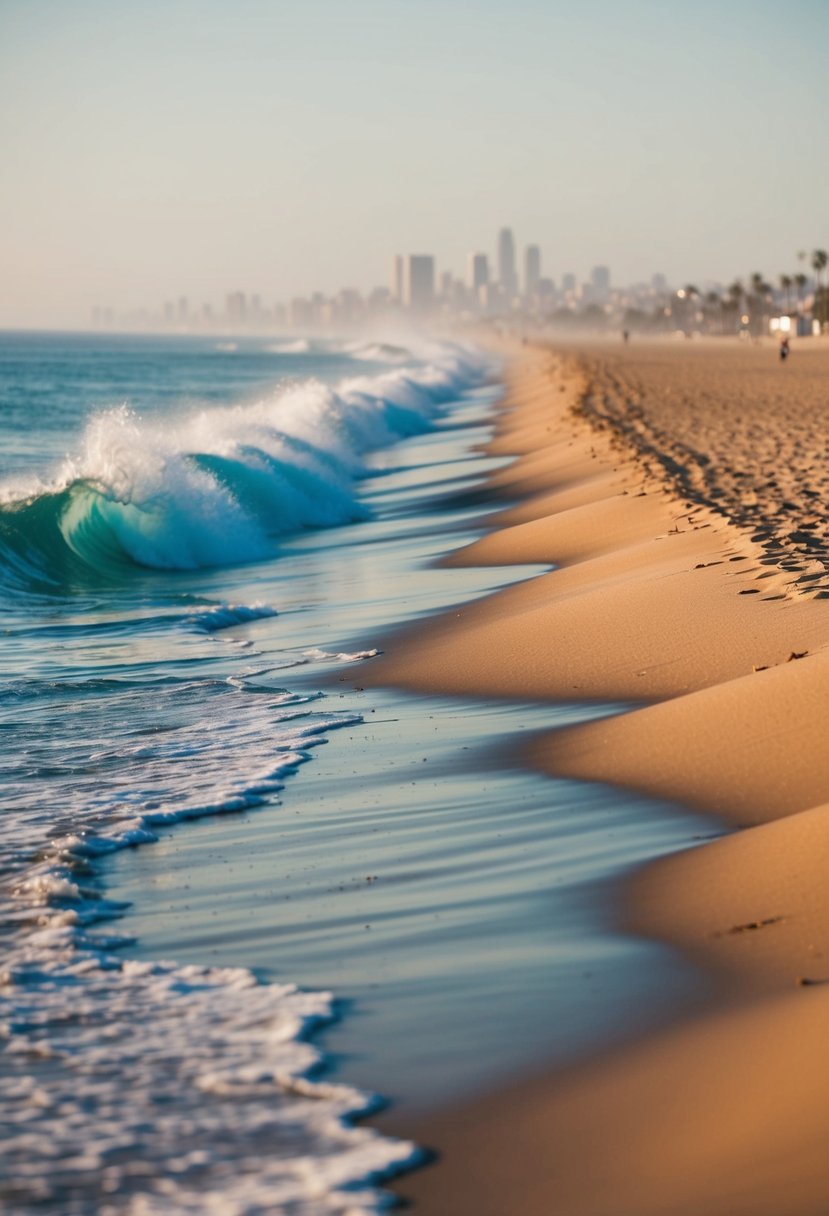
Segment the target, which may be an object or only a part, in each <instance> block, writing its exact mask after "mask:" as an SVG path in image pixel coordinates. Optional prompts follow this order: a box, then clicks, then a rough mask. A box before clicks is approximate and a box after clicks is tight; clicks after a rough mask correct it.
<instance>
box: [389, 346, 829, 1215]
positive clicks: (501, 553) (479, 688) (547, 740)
mask: <svg viewBox="0 0 829 1216" xmlns="http://www.w3.org/2000/svg"><path fill="white" fill-rule="evenodd" d="M827 382H829V351H828V350H827V349H826V348H825V345H824V344H821V343H819V342H814V343H810V342H809V341H804V342H802V343H796V344H795V345H794V347H793V353H792V355H791V357H790V359H789V361H788V363H787V364H785V365H783V364H780V363H778V360H777V356H776V351H775V348H774V347H773V345H772V344H770V343H757V344H752V343H748V344H744V343H738V342H737V341H733V342H732V341H729V340H723V341H716V340H713V341H708V342H699V343H697V342H684V343H675V342H667V341H665V342H663V343H646V342H644V341H642V342H641V343H640V342H637V341H634V342H632V343H631V344H630V346H625V347H623V346H622V344H621V342H619V343H618V344H609V343H608V344H606V345H604V346H598V345H593V346H587V345H585V346H582V347H578V348H570V349H563V348H558V349H550V348H544V347H537V346H536V347H530V346H525V347H522V348H517V349H516V350H515V351H514V352H513V354H512V355H511V357H510V359H509V362H508V367H507V372H506V385H507V395H506V399H505V402H504V403H503V405H502V408H501V410H500V414H499V422H498V425H497V428H496V434H495V437H494V439H493V440H492V442H491V443H490V445H489V448H488V451H489V453H490V454H492V455H499V456H509V457H511V458H512V459H511V461H510V463H509V464H507V465H505V466H504V467H503V468H501V469H498V470H496V471H495V472H494V473H493V474H492V475H491V476H490V478H489V482H488V492H489V493H490V494H491V495H493V496H495V497H496V499H501V500H503V502H504V509H503V511H502V512H501V513H500V514H499V515H497V516H496V517H494V519H491V520H490V521H489V523H490V526H491V527H492V529H493V530H492V531H490V532H488V534H487V535H486V536H484V537H483V538H481V539H480V540H478V541H475V542H474V543H473V544H471V545H469V546H467V547H466V548H464V549H463V550H461V551H459V552H457V553H455V554H454V555H453V556H452V557H451V558H449V559H448V561H449V564H451V565H452V566H455V567H459V568H460V567H464V566H467V567H474V566H477V565H481V566H483V565H487V564H495V565H499V564H509V563H516V562H517V563H528V562H533V563H544V564H548V565H549V566H550V567H554V568H553V569H552V570H551V571H550V572H548V573H545V574H542V575H540V576H538V577H535V578H533V579H531V580H528V581H525V582H522V583H521V584H519V585H517V586H511V587H507V588H505V589H504V590H502V591H499V592H497V593H496V594H494V595H492V596H489V597H487V598H484V599H481V600H478V601H476V602H475V603H471V604H468V605H466V606H463V607H461V608H458V609H455V610H453V611H452V612H450V613H447V614H445V615H443V616H438V617H436V618H435V619H432V620H430V621H426V622H423V623H419V624H416V625H415V626H413V627H411V628H410V629H408V630H406V631H405V632H404V633H403V634H402V635H400V636H399V637H398V638H396V639H395V641H394V643H393V644H389V645H387V646H386V653H385V654H384V655H383V656H382V657H381V658H379V659H378V660H377V662H376V664H373V665H372V667H371V670H370V672H369V673H368V675H367V676H366V682H367V683H371V684H386V685H392V686H397V687H403V688H407V689H415V690H418V691H421V692H422V691H426V690H428V691H430V692H433V693H434V692H439V693H443V694H451V695H453V696H476V697H493V698H510V697H520V698H524V699H529V698H533V699H540V698H548V699H549V700H552V701H556V700H564V699H566V700H568V701H573V700H579V699H583V700H585V701H587V702H595V701H622V702H625V703H626V705H627V706H629V708H628V709H627V711H626V712H624V713H621V714H618V715H616V716H612V717H602V718H600V719H598V720H595V721H592V722H588V723H585V724H581V725H577V726H574V727H568V726H565V727H563V728H562V729H559V730H555V731H551V732H548V733H547V734H545V735H542V736H541V737H539V738H536V739H535V740H534V741H533V742H532V744H531V746H529V747H528V748H527V750H526V753H525V758H526V760H527V762H528V763H529V764H531V765H532V766H534V767H535V768H537V769H538V770H540V771H542V772H545V773H547V774H550V775H555V776H556V777H567V778H570V779H575V780H577V781H580V782H586V783H596V782H600V783H606V784H608V785H611V786H614V787H622V788H625V789H628V790H633V791H637V792H638V793H640V794H645V795H648V796H653V797H655V798H659V799H667V800H670V801H673V802H675V803H677V804H679V805H680V806H684V807H688V808H693V809H695V810H698V811H704V812H706V813H707V814H708V815H710V816H711V817H712V818H711V820H710V822H711V825H712V831H713V832H715V833H716V832H717V831H718V829H719V830H722V829H725V831H724V834H720V835H719V836H718V838H717V839H715V840H712V841H710V842H706V843H703V844H702V845H698V846H696V847H693V848H691V849H689V850H686V851H682V852H679V853H675V854H673V855H672V856H671V857H669V858H666V859H664V860H662V861H657V862H655V863H651V864H649V865H647V866H645V867H636V868H634V871H633V872H632V873H631V875H630V877H629V879H628V881H627V883H626V886H625V890H624V897H623V899H622V901H621V906H620V907H619V909H618V918H619V925H620V928H622V929H623V930H624V931H625V932H628V933H634V934H636V935H641V936H643V937H646V938H649V939H656V940H658V941H661V942H665V943H669V944H670V945H671V946H672V947H673V948H674V949H675V950H677V951H679V952H680V954H681V955H682V956H683V957H684V958H686V959H687V960H688V962H689V964H690V965H691V966H693V967H694V968H696V969H697V974H698V975H699V976H700V983H702V982H703V978H702V977H708V978H709V979H713V981H714V982H713V984H711V986H710V988H709V989H708V990H707V993H708V995H707V1003H706V1006H705V1008H704V1010H703V1011H701V1012H700V1010H699V1009H696V1010H694V1011H693V1013H691V1012H690V1011H688V1010H686V1011H685V1012H684V1013H683V1011H682V1010H680V1011H679V1012H678V1014H677V1015H676V1017H675V1019H674V1022H673V1023H672V1024H671V1025H670V1026H669V1027H668V1028H667V1029H665V1028H663V1029H661V1030H658V1031H656V1032H653V1033H650V1034H643V1035H640V1036H639V1037H638V1038H636V1037H634V1038H633V1040H632V1042H631V1043H630V1045H629V1046H628V1047H626V1048H622V1049H618V1048H615V1049H612V1050H608V1051H604V1052H602V1053H601V1054H599V1055H594V1057H593V1058H592V1059H590V1060H588V1061H587V1062H586V1063H585V1062H582V1063H579V1064H576V1065H574V1066H573V1067H571V1068H569V1069H565V1070H562V1069H560V1068H559V1069H552V1070H547V1071H546V1072H542V1074H541V1075H539V1076H537V1077H534V1078H532V1079H530V1080H525V1081H521V1082H518V1083H516V1084H513V1085H508V1086H506V1087H504V1088H503V1089H502V1090H501V1091H499V1092H495V1093H493V1094H491V1095H490V1096H488V1097H486V1098H479V1099H477V1100H475V1101H472V1102H466V1103H463V1102H462V1103H458V1104H455V1105H454V1106H449V1107H445V1108H443V1109H440V1110H437V1111H434V1112H432V1113H431V1114H430V1115H429V1116H428V1117H426V1118H424V1119H423V1120H422V1121H420V1122H417V1121H414V1122H408V1123H406V1121H405V1120H404V1121H402V1122H403V1124H404V1126H405V1131H406V1134H407V1135H410V1136H412V1137H414V1138H415V1139H416V1140H417V1141H418V1142H419V1143H424V1144H427V1145H430V1146H432V1147H434V1149H435V1150H436V1151H437V1154H438V1159H437V1162H436V1164H434V1165H433V1166H431V1167H430V1168H428V1169H426V1170H422V1171H419V1172H417V1173H415V1174H414V1175H411V1176H410V1177H407V1178H406V1179H404V1180H403V1181H402V1182H401V1184H400V1187H399V1190H400V1192H401V1194H403V1195H404V1196H405V1197H407V1198H410V1199H412V1200H413V1201H414V1203H415V1210H416V1211H418V1212H422V1213H423V1214H424V1216H429V1214H431V1213H434V1214H435V1216H437V1214H443V1213H446V1212H448V1211H452V1212H453V1213H459V1214H461V1216H463V1214H464V1213H469V1216H473V1214H474V1216H489V1214H492V1216H496V1214H498V1216H503V1214H504V1213H512V1212H521V1213H522V1214H523V1213H526V1214H529V1216H533V1214H534V1213H539V1214H541V1213H549V1212H551V1211H555V1212H561V1213H566V1214H567V1216H611V1214H613V1216H625V1214H626V1213H629V1214H630V1216H648V1214H651V1213H652V1214H653V1216H657V1214H659V1216H667V1214H672V1216H673V1214H675V1216H682V1214H688V1216H691V1214H693V1216H703V1214H704V1216H719V1214H721V1213H722V1214H723V1216H724V1214H725V1213H729V1214H731V1216H734V1214H737V1216H749V1214H751V1216H758V1214H759V1216H764V1214H768V1216H772V1214H774V1216H783V1214H784V1213H785V1214H792V1213H797V1214H798V1216H805V1214H808V1213H815V1216H817V1213H819V1212H824V1211H825V1210H826V1203H827V1192H828V1191H829V1171H827V1169H826V1166H825V1147H824V1146H825V1138H826V1133H827V1123H828V1122H829V1120H828V1119H827V1115H826V1100H825V1098H826V1080H825V1074H826V1066H827V1058H826V1046H825V1033H824V1026H825V1020H826V1017H827V1014H829V988H827V987H825V986H824V985H825V983H826V982H827V981H828V980H829V962H827V959H826V953H827V949H829V941H827V928H826V927H827V924H829V897H828V896H827V892H826V889H825V884H824V882H823V881H822V880H823V859H824V857H825V856H826V849H827V843H826V834H827V831H829V807H828V806H827V800H829V756H827V749H826V747H825V741H824V734H825V731H824V725H823V724H824V722H825V718H826V711H827V709H829V693H827V691H826V687H827V685H826V675H827V668H829V649H827V642H828V641H829V610H827V606H826V604H825V603H824V598H825V594H826V590H825V589H826V566H825V561H826V555H827V554H826V524H827V513H826V507H825V477H826V467H827V466H826V451H827V426H826V421H825V413H824V411H825V403H826V385H827ZM397 1130H402V1129H401V1128H399V1127H398V1128H397Z"/></svg>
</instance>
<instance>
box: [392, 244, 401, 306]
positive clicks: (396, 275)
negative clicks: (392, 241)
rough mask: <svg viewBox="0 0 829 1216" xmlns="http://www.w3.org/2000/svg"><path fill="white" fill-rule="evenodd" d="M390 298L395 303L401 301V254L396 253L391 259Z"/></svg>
mask: <svg viewBox="0 0 829 1216" xmlns="http://www.w3.org/2000/svg"><path fill="white" fill-rule="evenodd" d="M389 288H390V290H391V298H392V299H393V300H394V301H395V303H396V304H402V303H403V255H402V254H401V253H396V254H395V255H394V257H393V258H392V260H391V282H390V284H389Z"/></svg>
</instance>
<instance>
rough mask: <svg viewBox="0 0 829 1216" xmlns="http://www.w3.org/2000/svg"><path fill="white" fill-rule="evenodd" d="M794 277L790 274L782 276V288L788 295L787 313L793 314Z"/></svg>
mask: <svg viewBox="0 0 829 1216" xmlns="http://www.w3.org/2000/svg"><path fill="white" fill-rule="evenodd" d="M793 281H794V280H793V279H792V276H791V275H790V274H781V275H780V287H781V290H782V291H785V293H786V312H791V291H792V283H793Z"/></svg>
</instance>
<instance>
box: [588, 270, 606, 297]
mask: <svg viewBox="0 0 829 1216" xmlns="http://www.w3.org/2000/svg"><path fill="white" fill-rule="evenodd" d="M590 284H591V286H592V288H593V290H594V291H595V292H596V295H598V296H606V295H607V293H608V292H609V291H610V271H609V270H608V268H607V267H606V266H594V267H593V269H592V270H591V271H590Z"/></svg>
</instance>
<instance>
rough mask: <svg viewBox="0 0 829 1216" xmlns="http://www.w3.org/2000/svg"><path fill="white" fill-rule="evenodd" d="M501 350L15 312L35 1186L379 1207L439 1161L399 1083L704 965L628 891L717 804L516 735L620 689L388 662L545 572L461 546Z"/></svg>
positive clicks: (27, 1106)
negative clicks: (570, 694)
mask: <svg viewBox="0 0 829 1216" xmlns="http://www.w3.org/2000/svg"><path fill="white" fill-rule="evenodd" d="M497 376H498V365H497V362H496V361H495V360H494V359H493V358H492V357H491V356H489V355H486V354H484V353H482V352H481V351H478V350H476V349H474V348H473V347H471V346H469V345H466V344H461V343H458V342H448V341H443V342H434V341H425V340H423V339H416V340H415V339H408V340H406V341H405V342H399V343H398V342H394V343H389V342H380V341H378V342H374V341H350V342H345V341H342V342H340V341H334V340H329V341H321V340H319V339H311V338H292V339H285V340H275V339H265V338H250V337H247V338H233V339H231V338H228V339H221V340H218V339H215V338H208V337H195V336H192V337H191V336H168V337H152V336H145V335H141V336H129V335H114V334H112V335H82V334H36V333H17V334H13V333H6V334H0V436H2V444H1V445H0V611H1V612H2V636H3V665H2V677H0V680H1V682H0V725H1V726H2V730H3V738H4V743H5V746H4V748H3V757H2V769H3V781H2V786H1V787H0V840H2V880H1V882H0V924H1V925H2V933H3V938H4V951H3V962H2V970H1V971H0V1002H2V1013H1V1014H0V1026H2V1036H3V1039H4V1052H3V1057H2V1065H0V1106H1V1107H2V1121H3V1155H2V1164H0V1200H2V1204H3V1207H4V1210H8V1211H10V1212H14V1213H20V1214H21V1216H22V1214H24V1213H35V1212H37V1213H43V1212H48V1213H61V1214H67V1216H73V1214H76V1213H77V1214H84V1216H86V1214H87V1213H89V1214H90V1216H91V1214H92V1213H95V1214H96V1216H110V1214H111V1216H116V1214H117V1216H121V1214H122V1213H130V1214H134V1216H141V1214H143V1213H161V1212H163V1213H178V1212H182V1213H185V1212H192V1213H196V1212H198V1213H205V1212H216V1213H221V1214H222V1216H228V1214H232V1213H239V1214H241V1213H249V1214H252V1213H270V1212H278V1213H286V1214H290V1216H300V1214H301V1216H318V1214H324V1213H330V1212H340V1213H343V1212H347V1213H351V1214H352V1216H354V1214H356V1213H367V1212H376V1211H378V1210H380V1209H381V1208H383V1207H384V1206H386V1205H387V1203H388V1202H389V1198H388V1196H387V1195H386V1194H385V1193H384V1192H383V1190H382V1186H381V1184H382V1181H383V1180H384V1179H385V1178H387V1177H389V1176H391V1175H393V1174H394V1173H395V1172H397V1171H399V1170H401V1169H404V1168H407V1167H410V1166H412V1165H413V1164H416V1163H417V1162H418V1160H419V1159H420V1149H419V1148H418V1146H417V1145H414V1144H412V1143H410V1142H408V1141H406V1140H405V1139H399V1138H396V1137H393V1136H390V1135H387V1134H384V1133H383V1132H382V1131H381V1130H379V1129H378V1127H377V1125H376V1123H374V1122H371V1121H366V1120H365V1119H364V1118H362V1116H365V1115H367V1114H369V1113H371V1112H372V1111H374V1110H376V1109H377V1108H378V1107H379V1105H380V1103H381V1100H382V1099H387V1100H390V1101H391V1102H393V1103H395V1104H396V1105H397V1107H398V1108H402V1109H403V1110H406V1109H409V1108H411V1109H415V1108H416V1107H418V1108H420V1109H428V1107H429V1105H430V1104H435V1103H438V1102H440V1101H443V1100H448V1099H451V1098H452V1097H455V1096H457V1095H459V1094H466V1093H474V1092H476V1090H480V1089H483V1088H486V1087H487V1086H492V1085H495V1084H497V1083H500V1082H501V1081H504V1080H507V1079H509V1078H510V1077H512V1076H515V1075H518V1074H520V1073H522V1072H526V1071H529V1070H532V1068H533V1067H534V1066H535V1065H536V1064H537V1063H538V1061H545V1062H546V1061H549V1060H550V1059H556V1058H561V1059H564V1058H571V1057H572V1056H573V1055H574V1054H577V1053H578V1052H580V1051H583V1050H586V1049H587V1048H588V1047H589V1046H590V1045H591V1044H592V1043H594V1042H596V1041H606V1040H607V1039H608V1038H612V1037H613V1036H614V1035H618V1034H619V1033H622V1032H623V1031H624V1029H625V1028H626V1027H629V1026H632V1025H634V1024H636V1025H641V1017H642V1012H641V1011H642V1008H643V1006H644V1004H645V1003H648V1005H649V1007H650V1008H651V1010H652V1011H653V1016H657V1015H658V1011H659V1010H660V1009H661V1008H664V1006H665V1004H666V1002H669V1001H675V1000H677V999H679V998H680V996H681V995H682V994H683V992H684V991H685V987H684V985H685V977H684V973H683V972H681V970H680V969H677V968H675V967H674V966H673V964H671V963H670V961H668V960H667V959H666V958H665V957H664V956H663V953H662V952H661V950H660V949H659V948H658V947H656V946H653V945H649V944H647V943H641V942H636V941H632V940H630V939H628V938H625V937H624V935H620V934H619V933H618V932H616V931H615V930H614V927H613V924H612V916H611V913H610V911H609V903H610V899H609V893H610V891H611V889H612V886H613V884H614V883H615V882H617V881H618V878H619V876H620V875H621V874H623V873H624V872H626V871H627V870H628V869H629V868H630V867H631V866H633V865H635V864H639V863H640V862H641V861H642V860H643V859H644V858H645V857H648V856H652V855H654V854H656V853H664V852H665V851H667V850H668V849H670V848H674V847H678V846H680V845H682V844H684V843H687V841H688V839H689V836H690V834H691V832H692V830H693V829H694V828H695V827H696V824H695V823H694V822H693V821H692V820H691V819H690V817H687V816H686V817H678V816H676V815H675V814H674V812H673V809H672V808H671V809H668V810H665V812H664V813H663V814H661V815H660V814H658V813H657V810H658V808H657V810H655V808H654V804H647V803H643V802H641V801H639V800H636V799H634V798H633V797H632V796H630V795H623V794H619V793H617V792H613V791H607V790H605V789H603V788H602V787H590V786H579V785H577V784H575V783H568V782H550V781H548V780H543V779H542V778H540V777H537V776H533V775H531V774H528V773H526V772H525V771H524V770H523V769H522V768H521V766H520V763H519V762H518V759H517V756H518V751H519V750H520V740H521V738H522V737H527V736H528V735H530V734H531V733H532V732H533V731H538V730H540V729H543V728H549V727H550V726H554V725H556V724H558V723H562V722H572V721H577V720H584V719H585V718H587V717H590V716H593V715H596V714H601V713H607V712H612V711H613V710H615V709H618V708H619V707H612V706H592V707H590V706H588V707H585V706H549V705H518V704H498V705H487V704H476V703H463V702H458V701H450V700H442V699H440V698H428V697H415V696H407V695H404V694H402V693H400V692H394V691H391V690H389V691H383V690H369V691H366V690H365V689H364V688H363V687H362V685H361V682H360V671H361V669H363V668H364V665H365V664H369V663H371V660H372V658H373V657H374V656H375V655H376V654H377V653H378V652H379V651H380V650H381V649H382V648H383V645H384V644H385V640H386V638H387V637H388V636H390V631H393V629H394V628H396V627H399V626H400V625H401V624H403V623H404V622H406V621H410V620H413V619H415V618H416V617H419V616H423V615H425V614H429V613H432V612H435V611H437V610H440V609H445V608H447V607H448V606H450V605H452V604H454V603H458V602H461V601H463V600H468V599H470V598H472V597H474V596H477V595H481V594H484V593H486V592H488V591H491V590H493V589H495V588H496V587H498V586H500V585H503V584H504V583H505V582H507V581H510V580H512V579H515V578H518V577H529V576H531V575H532V574H533V573H535V572H536V571H535V570H532V569H529V568H524V569H516V570H507V571H505V570H503V569H501V570H496V571H493V570H470V571H462V572H461V571H458V570H446V569H443V568H441V566H440V564H439V559H440V558H441V557H442V556H443V555H445V554H446V553H447V552H449V551H451V549H453V548H455V547H457V545H458V544H460V543H463V542H464V541H465V540H469V539H471V538H473V537H474V536H477V535H480V533H481V531H482V530H483V529H484V528H485V526H486V516H487V512H488V511H489V510H491V506H487V504H486V501H485V499H484V498H483V497H482V495H481V485H482V483H483V479H484V478H485V476H486V473H487V472H488V471H490V470H491V469H492V468H494V467H497V465H498V463H499V462H498V461H494V460H493V459H492V458H490V457H488V456H486V454H485V452H484V445H485V442H486V439H487V438H488V436H489V435H490V433H491V427H492V419H493V412H494V408H495V406H496V405H497V402H498V400H499V398H500V395H501V388H500V386H499V384H498V379H497ZM656 962H658V963H659V967H658V968H656V966H655V963H656ZM656 993H658V994H659V996H658V997H656V996H655V994H656ZM637 1019H638V1021H637Z"/></svg>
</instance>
